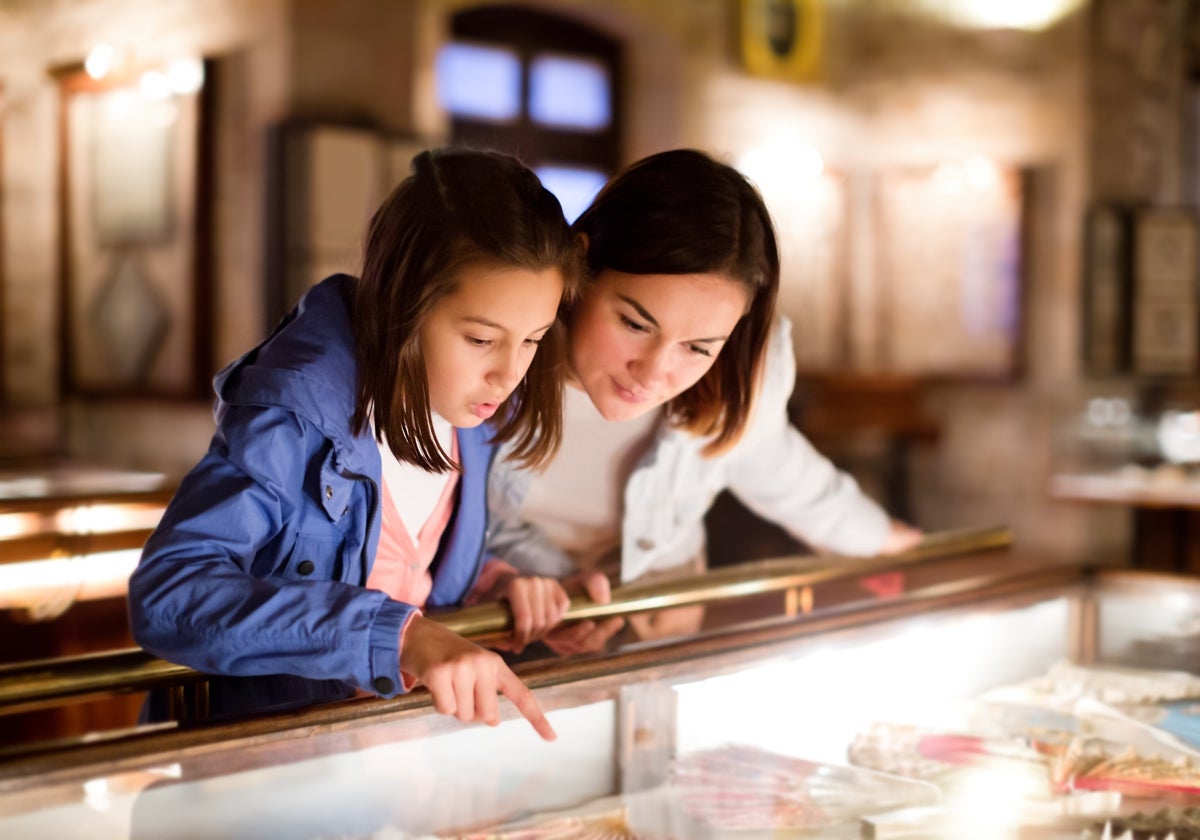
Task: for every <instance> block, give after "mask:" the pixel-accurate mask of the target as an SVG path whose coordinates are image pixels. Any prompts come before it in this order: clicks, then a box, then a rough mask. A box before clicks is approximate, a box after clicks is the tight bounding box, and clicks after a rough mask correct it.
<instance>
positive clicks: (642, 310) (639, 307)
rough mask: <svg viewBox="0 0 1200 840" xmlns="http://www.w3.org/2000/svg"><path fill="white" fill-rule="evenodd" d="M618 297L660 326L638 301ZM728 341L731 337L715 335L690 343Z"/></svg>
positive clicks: (622, 296)
mask: <svg viewBox="0 0 1200 840" xmlns="http://www.w3.org/2000/svg"><path fill="white" fill-rule="evenodd" d="M617 297H619V298H620V299H621V300H623V301H625V302H626V303H628V304H629V305H630V306H632V307H633V308H634V309H636V310H637V311H638V314H639V315H641V316H642V317H643V318H645V319H646V320H647V321H649V322H650V323H651V324H653V325H654V326H655V327H657V326H658V321H655V320H654V316H653V315H651V314H650V313H649V312H647V311H646V307H644V306H642V305H641V304H640V303H638V302H637V301H636V300H634V299H633V298H631V297H629V296H628V295H617ZM728 340H729V336H727V335H714V336H713V337H712V338H693V339H691V341H690V343H692V344H711V343H712V342H714V341H728Z"/></svg>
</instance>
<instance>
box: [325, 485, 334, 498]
mask: <svg viewBox="0 0 1200 840" xmlns="http://www.w3.org/2000/svg"><path fill="white" fill-rule="evenodd" d="M325 498H326V499H332V498H333V485H332V484H326V485H325Z"/></svg>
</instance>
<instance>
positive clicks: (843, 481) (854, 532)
mask: <svg viewBox="0 0 1200 840" xmlns="http://www.w3.org/2000/svg"><path fill="white" fill-rule="evenodd" d="M795 376H796V364H795V358H794V356H793V353H792V346H791V325H790V324H789V323H788V322H787V320H786V319H782V318H781V319H780V320H779V322H778V323H777V324H776V328H775V329H774V330H772V332H771V337H770V339H769V346H768V350H767V363H766V368H765V369H764V371H763V377H762V382H761V387H760V390H759V393H758V398H757V399H756V401H755V402H756V404H755V406H754V411H753V414H752V415H751V418H750V423H749V427H748V428H747V430H746V433H745V434H744V435H743V436H742V439H741V440H740V441H739V442H738V443H737V444H736V446H735V447H734V449H733V450H732V451H731V452H730V453H728V454H727V455H726V457H727V458H728V459H729V462H728V473H727V475H728V481H729V488H730V490H732V491H733V493H734V494H735V495H736V496H737V497H738V498H739V499H741V500H742V502H743V503H744V504H745V505H746V506H747V507H748V508H750V509H751V510H753V511H754V512H755V513H757V514H758V515H760V516H762V517H764V518H766V519H768V520H770V521H772V522H775V523H777V524H778V525H779V526H780V527H782V528H784V529H786V530H787V531H788V532H789V533H790V534H792V535H793V536H795V537H796V538H798V539H801V540H803V541H804V542H806V543H808V544H809V545H812V546H813V547H814V548H818V549H822V550H826V551H833V552H838V553H841V554H851V555H858V556H866V555H871V554H875V553H876V552H877V551H878V550H879V549H880V548H881V547H882V546H883V543H884V540H885V539H886V537H887V533H888V527H889V524H890V522H889V517H888V515H887V513H886V512H884V510H883V509H882V508H881V507H880V506H879V505H878V504H876V503H875V502H874V501H872V500H871V499H870V498H868V497H867V496H866V495H865V494H864V493H863V492H862V490H860V489H859V487H858V483H857V482H855V480H854V479H853V478H851V477H850V476H849V475H847V474H846V473H844V472H842V471H841V470H839V469H837V468H836V467H835V466H834V465H833V464H832V463H830V461H829V460H828V459H827V458H825V456H823V455H821V454H820V453H819V452H817V450H816V449H815V448H813V446H812V444H811V443H809V442H808V440H807V439H805V437H804V436H803V435H801V434H800V432H799V431H798V430H797V429H796V428H795V427H794V426H792V425H791V423H790V422H789V420H788V416H787V400H788V397H789V396H790V395H791V392H792V388H793V386H794V384H795Z"/></svg>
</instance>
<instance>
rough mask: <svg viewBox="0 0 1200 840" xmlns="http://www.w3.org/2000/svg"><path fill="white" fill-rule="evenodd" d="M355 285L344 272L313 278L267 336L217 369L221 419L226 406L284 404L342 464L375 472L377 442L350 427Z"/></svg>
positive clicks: (354, 377) (354, 375)
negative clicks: (318, 433)
mask: <svg viewBox="0 0 1200 840" xmlns="http://www.w3.org/2000/svg"><path fill="white" fill-rule="evenodd" d="M353 284H354V278H352V277H349V276H348V275H345V274H336V275H334V276H332V277H329V278H327V279H325V280H323V281H322V282H320V283H318V284H317V285H316V286H314V287H313V288H311V289H310V290H309V291H308V292H307V293H306V294H305V295H304V297H303V298H301V299H300V302H299V303H297V304H296V307H295V308H294V309H293V310H292V311H291V312H289V313H288V314H287V315H286V316H285V317H284V318H283V320H282V321H280V322H279V325H278V326H277V327H276V328H275V330H274V331H273V332H272V333H271V335H270V336H268V337H267V339H266V340H265V341H263V342H262V343H261V344H259V345H258V346H257V347H255V348H254V349H253V350H251V351H250V352H248V353H246V354H245V355H243V356H242V357H241V358H239V359H237V360H236V361H234V362H233V363H231V364H230V365H229V366H227V367H226V368H225V369H224V370H222V371H221V372H220V373H218V374H217V376H216V378H215V379H214V380H213V385H214V387H215V389H216V392H217V405H216V412H217V415H218V419H219V417H220V416H221V414H223V413H224V411H225V410H227V408H228V407H230V406H245V405H255V406H269V407H272V408H280V409H284V410H287V411H290V412H292V413H294V414H296V415H298V416H300V417H302V418H303V419H305V420H307V421H308V422H310V423H312V424H313V425H314V426H316V427H317V428H318V429H320V430H321V433H322V434H324V435H325V436H326V437H327V438H329V440H331V441H332V442H333V444H334V447H335V449H336V450H337V452H338V456H339V460H340V461H341V466H342V467H344V468H345V469H347V470H350V471H352V472H378V463H379V455H378V450H377V448H376V446H375V442H374V440H372V439H371V438H370V435H369V434H363V435H355V434H353V433H352V432H351V430H350V418H351V417H352V416H353V414H354V403H355V396H356V390H355V389H356V384H357V381H358V379H357V366H356V364H355V360H354V333H353V330H352V328H351V318H350V295H351V294H352V291H353ZM372 456H373V457H372ZM372 465H374V470H372V469H371V467H372Z"/></svg>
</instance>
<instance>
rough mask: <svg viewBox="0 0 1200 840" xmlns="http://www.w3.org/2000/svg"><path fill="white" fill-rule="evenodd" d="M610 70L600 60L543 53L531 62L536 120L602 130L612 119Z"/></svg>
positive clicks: (532, 112)
mask: <svg viewBox="0 0 1200 840" xmlns="http://www.w3.org/2000/svg"><path fill="white" fill-rule="evenodd" d="M609 101H610V96H609V80H608V71H607V70H606V69H605V67H604V65H603V64H601V63H600V62H598V61H591V60H588V59H579V58H566V57H564V56H551V55H541V56H538V57H537V58H535V59H534V60H533V62H532V63H531V64H530V66H529V116H530V117H532V118H533V120H534V122H540V123H545V124H546V125H554V126H559V127H562V128H579V129H585V130H588V131H598V130H600V129H603V128H607V127H608V123H609V121H610V120H611V119H612V113H611V110H610V107H609Z"/></svg>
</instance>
